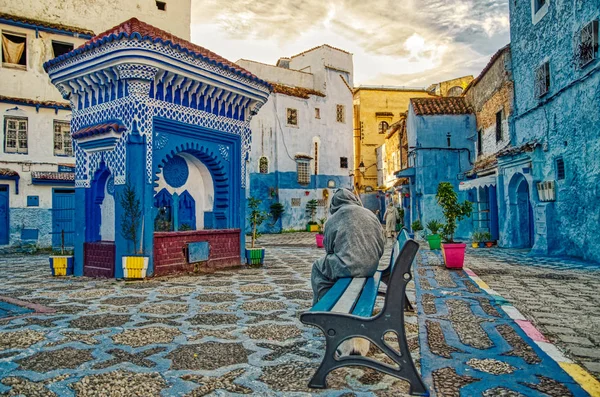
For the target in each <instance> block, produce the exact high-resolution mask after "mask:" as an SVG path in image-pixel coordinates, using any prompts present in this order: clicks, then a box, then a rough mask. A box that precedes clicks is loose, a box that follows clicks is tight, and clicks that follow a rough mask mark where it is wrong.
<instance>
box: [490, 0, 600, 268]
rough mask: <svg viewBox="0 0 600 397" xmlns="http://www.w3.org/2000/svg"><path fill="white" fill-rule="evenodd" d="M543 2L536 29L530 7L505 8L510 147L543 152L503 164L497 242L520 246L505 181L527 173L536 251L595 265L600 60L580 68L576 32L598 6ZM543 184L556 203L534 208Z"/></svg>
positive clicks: (599, 210)
mask: <svg viewBox="0 0 600 397" xmlns="http://www.w3.org/2000/svg"><path fill="white" fill-rule="evenodd" d="M547 3H548V12H547V14H546V15H545V16H543V17H542V18H541V19H540V20H539V22H537V23H536V24H533V23H532V13H531V2H530V1H520V2H510V22H511V48H512V62H513V77H514V80H515V112H514V117H513V120H512V128H513V129H514V135H515V142H514V144H515V145H517V146H518V145H520V144H522V143H524V142H528V141H531V140H533V139H536V140H538V141H539V142H540V146H539V147H538V148H536V149H535V151H534V152H532V153H525V154H522V155H519V156H515V157H508V158H504V159H502V160H501V162H500V174H501V175H502V174H503V177H502V184H503V186H502V189H503V194H500V192H499V197H500V201H501V202H500V219H501V220H502V219H505V223H504V224H501V237H503V239H504V241H503V242H504V245H505V246H513V245H516V244H518V240H519V235H518V232H517V231H518V230H519V228H518V225H517V222H518V219H517V217H516V216H515V211H514V203H513V202H511V197H512V196H514V191H512V190H511V186H510V182H511V179H512V178H513V176H514V175H516V174H519V173H521V174H522V169H523V168H528V167H530V168H531V173H530V174H524V175H523V177H525V178H526V180H527V181H528V183H529V188H530V189H529V190H530V200H531V203H532V207H533V213H534V214H533V215H534V220H535V223H534V226H535V228H534V246H533V251H534V252H538V253H548V254H560V255H562V254H566V255H572V256H578V257H583V258H585V259H591V260H594V261H600V239H598V238H597V230H598V225H599V224H600V188H598V186H600V161H598V158H599V157H600V112H599V111H598V109H600V61H599V60H598V55H599V54H598V52H596V60H595V61H592V63H590V64H588V65H587V66H585V67H584V68H579V66H578V64H577V62H576V57H575V53H576V48H575V45H576V43H577V38H578V34H579V31H580V29H581V28H582V27H583V26H584V25H586V24H587V23H589V22H590V21H592V20H594V19H595V20H598V19H599V17H600V3H599V2H598V1H580V2H576V4H575V3H573V2H567V1H551V2H547ZM545 61H548V62H549V64H550V75H551V78H550V90H549V92H548V93H547V94H546V95H545V96H543V97H542V98H537V97H536V96H535V93H534V76H535V70H536V68H537V67H538V66H539V65H540V64H542V63H543V62H545ZM559 157H561V158H562V159H563V160H564V164H565V173H566V175H565V179H564V180H557V175H556V166H555V161H556V159H557V158H559ZM517 177H519V178H520V177H521V175H517ZM545 180H557V185H556V186H557V200H556V202H553V203H552V202H551V203H541V202H540V201H539V199H538V195H537V192H536V189H535V187H536V185H535V184H536V183H537V182H538V181H545ZM502 197H503V198H504V200H503V199H502ZM511 204H512V205H511ZM502 235H504V236H502Z"/></svg>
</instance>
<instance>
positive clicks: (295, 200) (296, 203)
mask: <svg viewBox="0 0 600 397" xmlns="http://www.w3.org/2000/svg"><path fill="white" fill-rule="evenodd" d="M292 207H300V198H292Z"/></svg>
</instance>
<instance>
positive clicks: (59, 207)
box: [52, 189, 75, 249]
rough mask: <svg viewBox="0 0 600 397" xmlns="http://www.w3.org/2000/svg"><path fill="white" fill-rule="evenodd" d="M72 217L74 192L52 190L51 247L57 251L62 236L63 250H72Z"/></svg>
mask: <svg viewBox="0 0 600 397" xmlns="http://www.w3.org/2000/svg"><path fill="white" fill-rule="evenodd" d="M74 215H75V190H74V189H54V191H53V192H52V247H54V248H57V249H59V248H60V247H61V245H62V239H63V236H64V246H65V248H73V246H74V242H73V237H74V234H75V220H74Z"/></svg>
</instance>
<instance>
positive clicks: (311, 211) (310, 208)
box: [306, 199, 319, 232]
mask: <svg viewBox="0 0 600 397" xmlns="http://www.w3.org/2000/svg"><path fill="white" fill-rule="evenodd" d="M318 205H319V203H318V202H317V200H315V199H312V200H309V201H308V202H307V203H306V213H307V214H308V216H309V218H310V220H309V221H308V224H307V225H306V231H307V232H318V231H319V224H318V223H317V222H316V221H315V217H316V216H317V206H318Z"/></svg>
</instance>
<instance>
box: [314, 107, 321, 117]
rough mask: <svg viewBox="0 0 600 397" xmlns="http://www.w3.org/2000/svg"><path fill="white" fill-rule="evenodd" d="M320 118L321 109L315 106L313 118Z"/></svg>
mask: <svg viewBox="0 0 600 397" xmlns="http://www.w3.org/2000/svg"><path fill="white" fill-rule="evenodd" d="M320 118H321V109H319V108H315V119H320Z"/></svg>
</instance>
